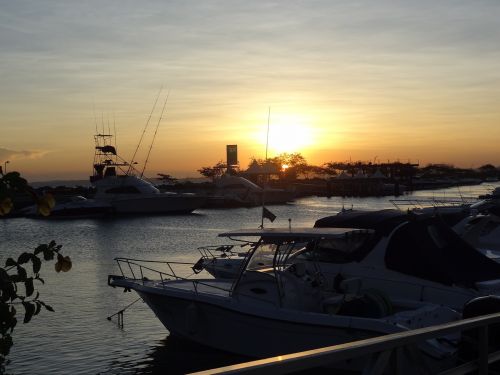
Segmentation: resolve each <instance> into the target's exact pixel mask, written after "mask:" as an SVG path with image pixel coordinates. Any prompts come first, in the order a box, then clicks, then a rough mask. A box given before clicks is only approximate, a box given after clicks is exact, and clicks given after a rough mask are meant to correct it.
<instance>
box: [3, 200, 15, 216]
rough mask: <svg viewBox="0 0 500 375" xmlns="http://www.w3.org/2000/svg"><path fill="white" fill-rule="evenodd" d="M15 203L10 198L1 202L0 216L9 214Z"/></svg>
mask: <svg viewBox="0 0 500 375" xmlns="http://www.w3.org/2000/svg"><path fill="white" fill-rule="evenodd" d="M12 207H13V204H12V200H11V199H10V198H5V199H4V200H3V201H1V202H0V216H3V215H7V214H8V213H9V212H10V211H11V210H12Z"/></svg>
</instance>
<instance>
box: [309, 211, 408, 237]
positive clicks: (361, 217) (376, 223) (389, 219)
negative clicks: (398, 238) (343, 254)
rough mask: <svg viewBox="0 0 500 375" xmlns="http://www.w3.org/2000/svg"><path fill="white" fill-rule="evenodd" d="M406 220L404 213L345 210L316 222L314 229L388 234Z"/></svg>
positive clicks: (406, 215) (406, 216)
mask: <svg viewBox="0 0 500 375" xmlns="http://www.w3.org/2000/svg"><path fill="white" fill-rule="evenodd" d="M407 220H408V214H407V213H406V212H403V211H400V210H395V209H385V210H377V211H360V210H347V211H344V212H341V213H339V214H337V215H334V216H327V217H324V218H322V219H319V220H316V223H314V227H315V228H332V227H335V228H369V229H375V230H377V231H379V232H383V233H384V232H385V233H390V232H392V230H393V229H394V228H395V227H396V226H398V225H399V224H401V223H404V222H405V221H407Z"/></svg>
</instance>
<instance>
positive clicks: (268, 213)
mask: <svg viewBox="0 0 500 375" xmlns="http://www.w3.org/2000/svg"><path fill="white" fill-rule="evenodd" d="M262 217H265V218H266V219H269V220H270V221H271V223H272V222H273V221H274V219H276V215H275V214H273V213H272V212H271V211H269V210H268V209H267V208H265V207H262Z"/></svg>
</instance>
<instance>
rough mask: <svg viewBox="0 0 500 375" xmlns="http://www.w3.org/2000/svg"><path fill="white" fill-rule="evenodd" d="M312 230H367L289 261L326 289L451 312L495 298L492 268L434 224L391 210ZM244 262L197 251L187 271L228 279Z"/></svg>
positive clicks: (241, 257)
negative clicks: (342, 286) (360, 289)
mask: <svg viewBox="0 0 500 375" xmlns="http://www.w3.org/2000/svg"><path fill="white" fill-rule="evenodd" d="M316 227H322V228H325V229H327V228H332V227H333V228H337V229H339V228H352V227H356V228H363V227H365V228H370V231H367V232H359V233H358V234H357V236H355V237H353V236H351V237H346V238H344V239H336V240H335V241H330V242H327V241H320V243H319V244H318V245H317V246H315V247H313V249H314V251H312V250H308V251H305V250H303V251H301V252H295V253H294V254H293V255H292V257H291V261H292V260H293V261H294V262H301V263H304V264H305V266H306V267H307V268H308V269H309V270H310V269H311V268H315V269H317V270H319V272H320V274H321V275H322V277H324V279H325V280H326V281H328V282H329V283H338V282H340V281H341V280H343V279H346V278H347V279H350V278H359V279H360V280H362V282H363V284H366V285H370V286H371V287H373V288H376V289H381V290H384V291H385V293H387V295H388V296H389V297H390V298H395V299H401V298H405V299H411V300H418V301H427V302H430V303H438V304H444V305H446V306H450V307H451V308H453V309H457V310H462V308H463V306H464V304H465V303H466V302H467V301H469V300H470V299H472V298H475V297H479V296H484V295H491V294H493V295H498V294H500V264H499V263H497V262H495V261H494V260H493V259H491V258H490V257H487V256H485V255H484V254H482V253H481V252H480V251H477V249H475V248H474V247H472V246H471V245H470V244H468V243H467V242H466V241H464V240H463V239H462V238H461V237H460V236H458V235H457V234H456V233H455V232H454V231H453V230H452V229H451V228H450V227H449V226H448V225H447V224H446V223H445V222H444V221H443V220H442V218H439V217H433V216H429V215H421V216H419V215H414V214H410V215H408V214H405V213H402V212H400V211H397V210H381V211H372V212H366V211H364V212H363V211H345V212H343V213H342V214H339V215H335V216H331V217H326V218H323V219H320V220H318V221H317V222H316ZM233 246H234V245H233ZM311 246H312V245H311ZM247 257H248V254H245V253H244V251H242V249H240V248H238V247H237V246H236V247H229V246H222V247H220V248H215V249H213V250H212V251H209V252H207V251H206V250H204V249H203V251H202V257H201V258H200V260H199V261H198V262H197V265H196V267H195V268H194V270H195V271H199V270H201V269H205V270H206V271H208V272H209V273H211V274H212V275H214V276H215V277H218V278H223V277H225V278H235V277H237V274H238V272H240V269H241V267H243V265H244V262H245V261H246V259H247ZM315 272H316V271H315ZM335 280H336V281H335Z"/></svg>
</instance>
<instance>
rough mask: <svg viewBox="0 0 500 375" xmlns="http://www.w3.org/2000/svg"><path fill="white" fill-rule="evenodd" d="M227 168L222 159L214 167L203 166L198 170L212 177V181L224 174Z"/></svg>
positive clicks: (203, 174)
mask: <svg viewBox="0 0 500 375" xmlns="http://www.w3.org/2000/svg"><path fill="white" fill-rule="evenodd" d="M226 168H227V167H226V164H225V163H224V162H223V161H222V160H221V161H219V162H218V163H217V164H215V165H214V166H213V167H201V168H200V169H198V172H200V174H201V175H202V176H205V177H208V178H211V179H212V181H215V180H216V179H217V178H219V177H221V176H222V175H223V174H224V172H225V170H226Z"/></svg>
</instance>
